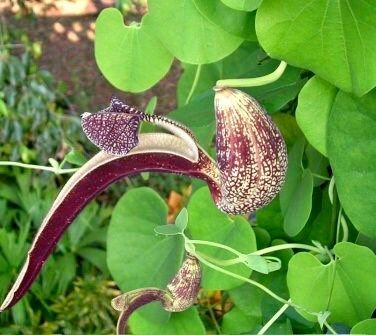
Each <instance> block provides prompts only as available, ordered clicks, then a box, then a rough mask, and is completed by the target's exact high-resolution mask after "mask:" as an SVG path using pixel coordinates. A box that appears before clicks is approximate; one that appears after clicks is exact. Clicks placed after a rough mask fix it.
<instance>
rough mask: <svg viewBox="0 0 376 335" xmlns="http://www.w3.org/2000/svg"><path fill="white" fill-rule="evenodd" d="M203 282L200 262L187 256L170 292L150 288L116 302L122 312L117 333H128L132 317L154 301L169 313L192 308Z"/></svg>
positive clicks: (171, 283) (121, 297)
mask: <svg viewBox="0 0 376 335" xmlns="http://www.w3.org/2000/svg"><path fill="white" fill-rule="evenodd" d="M200 281H201V267H200V263H199V261H198V259H197V258H196V257H194V256H193V255H191V254H187V257H186V259H185V260H184V262H183V264H182V265H181V267H180V269H179V271H178V272H177V273H176V275H175V276H174V278H172V280H171V281H170V283H169V284H168V285H167V289H166V290H162V289H159V288H155V287H148V288H142V289H137V290H133V291H130V292H126V293H123V294H122V295H120V296H118V297H116V298H114V299H112V301H111V306H112V307H113V308H114V309H115V310H117V311H120V312H121V313H120V316H119V319H118V323H117V334H124V330H125V327H126V325H127V321H128V318H129V317H130V315H131V314H132V313H133V312H134V311H135V310H136V309H137V308H139V307H141V306H143V305H146V304H148V303H151V302H153V301H160V302H161V303H162V306H163V308H164V309H165V310H166V311H169V312H181V311H184V310H186V309H187V308H189V307H191V306H192V305H193V304H194V302H195V300H196V298H197V295H198V291H199V288H200Z"/></svg>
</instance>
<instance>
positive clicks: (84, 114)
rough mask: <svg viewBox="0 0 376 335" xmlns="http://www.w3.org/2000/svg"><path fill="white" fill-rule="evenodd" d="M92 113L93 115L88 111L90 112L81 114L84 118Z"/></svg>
mask: <svg viewBox="0 0 376 335" xmlns="http://www.w3.org/2000/svg"><path fill="white" fill-rule="evenodd" d="M90 115H91V113H88V112H85V113H82V114H81V119H84V118H85V117H88V116H90Z"/></svg>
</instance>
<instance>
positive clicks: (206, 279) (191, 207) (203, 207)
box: [188, 187, 256, 290]
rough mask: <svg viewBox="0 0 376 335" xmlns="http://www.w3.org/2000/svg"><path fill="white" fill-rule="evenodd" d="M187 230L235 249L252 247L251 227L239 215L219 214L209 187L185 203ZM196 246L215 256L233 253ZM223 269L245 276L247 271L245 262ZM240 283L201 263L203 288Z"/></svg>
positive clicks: (253, 248) (240, 250) (245, 251)
mask: <svg viewBox="0 0 376 335" xmlns="http://www.w3.org/2000/svg"><path fill="white" fill-rule="evenodd" d="M188 213H189V226H188V229H189V233H190V234H191V235H192V238H193V239H200V240H206V241H213V242H217V243H221V244H225V245H227V246H230V247H232V248H234V249H236V250H238V251H239V252H243V253H245V254H249V253H251V252H253V251H255V250H256V238H255V235H254V233H253V230H252V228H251V226H250V224H249V222H247V220H245V219H244V218H243V217H241V216H237V217H235V218H234V219H232V218H230V217H229V216H227V215H226V214H224V213H222V212H221V211H220V210H219V209H218V208H217V207H216V206H215V204H214V203H213V200H212V198H211V195H210V192H209V189H208V188H207V187H203V188H201V189H199V190H198V191H196V192H195V193H194V195H193V196H192V198H191V200H190V202H189V204H188ZM196 249H197V250H199V251H201V252H203V253H205V254H207V255H209V256H211V257H215V258H218V259H229V258H235V257H236V256H235V255H233V254H231V253H229V252H227V251H225V250H222V249H218V248H214V247H208V246H201V245H196ZM226 269H227V270H229V271H231V272H234V273H236V274H238V275H241V276H245V277H248V276H249V275H250V273H251V270H250V269H249V268H247V267H246V266H245V265H243V264H240V265H231V266H228V267H226ZM241 284H242V282H241V281H239V280H237V279H234V278H231V277H229V276H226V275H224V274H221V273H220V272H218V271H215V270H212V269H208V268H207V267H206V266H203V275H202V283H201V285H202V287H204V288H206V289H222V290H224V289H231V288H233V287H236V286H239V285H241Z"/></svg>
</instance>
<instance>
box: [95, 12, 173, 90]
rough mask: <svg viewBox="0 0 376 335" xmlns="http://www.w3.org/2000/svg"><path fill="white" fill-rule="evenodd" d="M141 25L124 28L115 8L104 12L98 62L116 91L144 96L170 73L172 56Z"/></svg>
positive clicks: (98, 26)
mask: <svg viewBox="0 0 376 335" xmlns="http://www.w3.org/2000/svg"><path fill="white" fill-rule="evenodd" d="M147 16H148V15H145V16H144V17H143V19H142V22H141V25H140V26H137V25H132V26H125V25H124V21H123V16H122V14H121V13H120V12H119V11H118V10H117V9H115V8H107V9H105V10H103V11H102V12H101V14H100V15H99V17H98V19H97V21H96V28H95V59H96V62H97V64H98V67H99V69H100V70H101V72H102V73H103V75H104V76H105V77H106V79H107V80H108V81H109V82H110V83H111V84H112V85H114V86H115V87H116V88H118V89H120V90H123V91H129V92H142V91H145V90H146V89H148V88H150V87H151V86H153V85H154V84H156V83H157V82H158V81H159V80H160V79H161V78H162V77H163V76H164V75H165V74H166V73H167V72H168V70H169V69H170V66H171V64H172V61H173V56H172V55H171V54H170V53H169V52H168V51H167V50H166V49H165V48H164V46H163V45H162V44H161V42H160V41H159V40H158V39H157V38H156V37H154V36H153V35H152V34H151V31H150V29H149V28H148V27H147V25H145V23H144V21H145V20H146V18H147Z"/></svg>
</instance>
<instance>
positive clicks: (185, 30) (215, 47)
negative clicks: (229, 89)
mask: <svg viewBox="0 0 376 335" xmlns="http://www.w3.org/2000/svg"><path fill="white" fill-rule="evenodd" d="M148 5H149V15H147V17H145V22H147V23H148V25H150V27H151V28H152V30H153V32H154V33H155V34H156V35H157V36H158V37H159V39H160V40H161V41H162V43H163V44H164V46H165V47H166V48H167V49H168V50H169V51H170V52H171V53H172V54H173V55H174V56H175V57H176V58H178V59H179V60H180V61H182V62H185V63H191V64H205V63H212V62H215V61H218V60H220V59H222V58H224V57H226V56H227V55H229V54H230V53H232V52H233V51H235V50H236V49H237V48H238V47H239V45H240V44H241V43H242V41H243V38H240V37H237V36H234V35H232V34H229V33H227V32H226V31H225V30H223V29H221V28H220V27H218V26H217V25H215V24H214V23H212V22H210V21H209V20H208V19H206V17H205V16H203V15H202V14H201V13H200V11H199V10H198V9H197V8H196V6H195V4H194V2H193V0H181V1H175V0H149V1H148Z"/></svg>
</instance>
